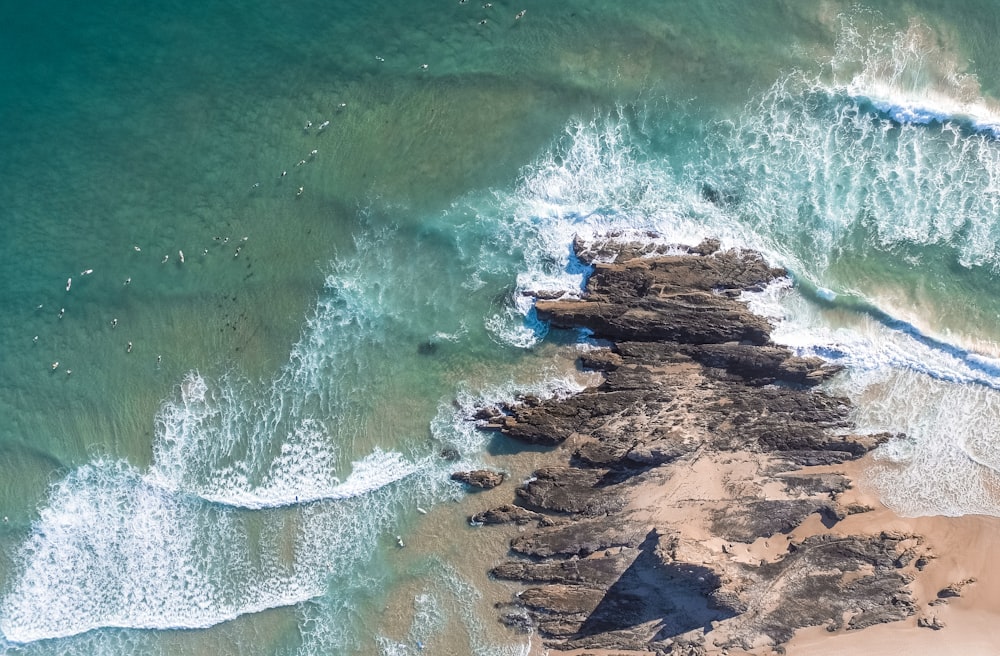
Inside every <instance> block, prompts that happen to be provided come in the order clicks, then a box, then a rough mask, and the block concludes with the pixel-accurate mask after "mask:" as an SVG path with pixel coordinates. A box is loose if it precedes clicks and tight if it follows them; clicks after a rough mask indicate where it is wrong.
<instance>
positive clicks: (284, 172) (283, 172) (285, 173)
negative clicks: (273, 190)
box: [278, 171, 288, 178]
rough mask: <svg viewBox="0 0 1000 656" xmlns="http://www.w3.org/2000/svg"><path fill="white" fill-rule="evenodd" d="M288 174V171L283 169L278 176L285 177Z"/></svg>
mask: <svg viewBox="0 0 1000 656" xmlns="http://www.w3.org/2000/svg"><path fill="white" fill-rule="evenodd" d="M286 175H288V171H282V172H281V175H279V176H278V177H279V178H283V177H285V176H286Z"/></svg>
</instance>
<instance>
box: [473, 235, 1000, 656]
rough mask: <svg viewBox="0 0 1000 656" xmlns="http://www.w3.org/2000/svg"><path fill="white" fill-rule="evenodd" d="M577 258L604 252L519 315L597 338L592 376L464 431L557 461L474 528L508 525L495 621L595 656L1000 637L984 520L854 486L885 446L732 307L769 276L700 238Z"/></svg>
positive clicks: (587, 359)
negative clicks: (507, 585)
mask: <svg viewBox="0 0 1000 656" xmlns="http://www.w3.org/2000/svg"><path fill="white" fill-rule="evenodd" d="M575 250H576V252H577V255H578V257H580V258H581V260H583V261H584V262H586V263H588V264H595V260H597V259H598V258H600V259H601V260H602V261H604V260H606V259H607V256H608V254H609V253H610V254H612V255H615V254H616V255H617V257H615V258H613V259H614V260H615V262H614V263H612V264H600V263H598V264H596V265H595V270H594V274H593V275H592V276H591V278H590V280H589V281H588V284H587V290H586V293H585V295H584V297H583V298H582V299H580V300H565V301H553V300H541V299H539V300H537V301H536V308H537V310H538V312H539V315H540V316H542V317H543V318H546V319H548V320H549V321H550V322H551V323H552V325H553V326H555V327H560V328H581V327H582V328H587V329H589V330H591V331H592V332H593V333H594V336H595V337H596V338H598V339H604V340H607V341H609V342H610V344H611V345H610V346H609V347H606V348H601V349H597V350H594V351H592V352H589V353H586V354H584V355H582V356H581V358H580V359H581V363H582V365H583V367H584V368H585V369H589V370H594V371H600V372H602V374H603V377H604V380H603V382H602V383H600V384H599V385H595V386H593V387H590V388H588V389H586V390H584V391H583V392H581V393H580V394H578V395H576V396H574V397H570V398H568V399H562V400H557V399H553V400H547V401H542V400H539V399H536V398H533V397H525V398H522V399H520V401H519V402H518V403H515V404H513V405H511V406H507V407H500V408H498V407H484V408H481V409H480V411H479V412H478V413H477V415H476V419H477V420H478V423H479V424H480V427H481V428H483V429H485V430H494V431H498V432H500V433H502V434H503V435H506V436H507V437H508V438H511V439H512V440H514V441H521V442H525V443H529V444H534V445H539V444H540V445H549V446H558V449H555V450H554V452H553V458H552V459H551V460H549V462H553V461H554V462H557V463H558V464H553V465H549V466H547V467H543V468H542V469H539V470H537V471H536V472H535V474H534V476H533V478H532V479H531V480H529V481H528V482H527V483H525V484H524V485H522V486H520V487H519V488H518V489H517V490H516V491H515V495H514V496H515V498H514V499H512V502H513V503H510V504H503V505H501V506H500V507H498V508H494V509H492V510H490V511H486V512H481V513H478V514H477V515H475V516H473V517H472V518H471V519H472V520H473V521H476V522H483V523H485V524H515V525H518V526H521V527H524V531H523V532H522V533H519V534H518V535H517V536H516V537H514V538H513V539H512V540H511V541H510V555H509V557H508V558H507V560H505V561H504V562H502V563H500V564H499V565H497V566H495V567H494V568H493V569H492V570H491V574H492V575H493V576H494V577H495V578H498V579H502V580H509V581H515V582H520V583H521V584H522V585H524V586H525V587H524V588H523V589H522V590H521V591H520V592H518V593H517V594H516V595H515V597H514V599H513V600H512V601H511V603H509V604H504V605H501V607H500V608H499V610H498V612H499V615H500V619H501V621H502V622H503V623H504V624H506V625H508V626H510V627H512V628H515V629H520V630H522V631H537V632H538V633H539V634H540V636H541V638H542V640H540V641H539V642H541V643H543V645H544V648H547V649H550V650H553V651H557V652H559V653H567V654H577V653H579V654H583V653H588V654H595V655H597V654H604V653H609V654H610V653H616V654H626V653H627V654H646V653H650V654H654V653H655V654H710V653H724V654H739V653H747V654H770V653H784V652H785V650H786V649H790V650H792V653H810V654H821V653H833V652H830V651H826V650H829V649H834V650H841V649H851V648H859V645H861V644H864V645H865V649H866V650H868V651H869V653H872V652H871V651H870V647H872V646H874V645H868V643H867V642H865V643H859V642H858V641H859V640H861V641H864V640H866V639H867V636H868V635H871V636H872V637H873V639H874V640H881V639H882V636H885V638H884V639H885V640H886V645H887V647H888V646H889V645H891V648H892V650H893V652H895V651H897V650H898V649H899V647H900V645H901V644H904V643H905V644H909V643H910V642H912V643H913V646H914V649H920V648H922V647H924V646H926V645H929V644H932V643H933V644H938V645H945V644H951V643H952V642H953V641H954V631H956V630H960V631H962V633H963V637H964V636H965V634H966V633H967V632H969V631H973V632H977V633H978V634H979V635H981V636H984V637H992V636H993V634H994V633H998V634H1000V631H997V632H993V631H990V623H991V622H992V623H993V624H996V623H995V622H993V620H994V619H995V618H996V616H997V615H1000V593H992V592H990V590H992V589H997V586H994V585H990V583H989V582H990V581H992V577H990V576H989V573H988V570H989V567H988V563H987V560H986V558H987V557H986V556H985V555H984V554H986V553H988V550H987V549H986V546H987V545H988V539H989V536H990V535H992V534H995V529H996V528H997V527H1000V520H998V519H997V518H991V517H962V518H944V517H935V518H913V519H909V518H901V517H897V516H896V515H894V514H892V512H891V511H890V510H888V509H887V508H886V507H885V506H883V505H882V504H881V503H880V502H879V501H878V499H877V498H876V497H875V496H874V495H873V494H872V492H871V491H870V490H867V489H865V488H864V486H863V485H861V480H862V478H863V476H862V472H863V468H864V465H863V464H862V463H864V462H866V461H867V454H868V453H869V452H871V451H872V450H873V449H874V448H876V447H877V446H878V445H879V444H881V443H882V442H883V441H885V440H886V439H888V438H889V435H886V434H880V435H859V434H856V433H854V432H853V426H852V424H851V422H850V419H849V414H850V402H849V401H848V400H847V399H846V398H840V397H834V396H831V395H830V394H828V393H826V392H823V391H821V389H820V388H818V387H817V386H818V385H819V384H820V383H822V382H823V381H825V380H828V379H829V378H831V377H832V376H834V375H835V374H836V373H837V372H838V371H839V370H840V368H839V367H836V366H831V365H828V364H827V363H825V362H824V361H822V360H819V359H817V358H801V357H797V356H795V355H794V354H793V353H792V352H791V351H790V350H788V349H785V348H783V347H779V346H776V345H774V344H773V343H772V342H771V341H770V338H769V335H770V330H771V326H770V325H769V324H768V323H767V322H766V321H765V320H763V319H762V318H760V317H758V316H756V315H753V314H752V313H750V312H749V310H748V309H747V308H746V306H745V304H744V303H742V302H740V301H739V300H737V297H738V296H739V295H740V293H741V292H743V291H746V290H756V289H760V288H761V287H762V286H764V285H766V284H768V283H769V282H771V281H773V280H776V279H779V278H781V277H783V276H784V275H785V273H784V271H782V270H780V269H774V268H772V267H769V266H768V265H767V264H766V263H765V262H764V261H763V260H762V258H760V256H759V255H757V254H755V253H748V252H744V253H737V252H734V251H728V252H720V251H719V250H718V242H715V241H712V240H706V242H704V243H703V244H701V245H699V246H697V247H695V248H691V249H688V252H687V253H686V254H683V255H663V254H662V251H661V252H660V253H650V252H646V251H645V250H644V249H643V248H642V247H639V246H636V245H631V244H621V243H614V242H608V243H602V244H589V245H588V244H582V243H579V242H578V243H576V244H575ZM567 453H568V454H570V455H569V457H568V458H567V457H566V454H567ZM555 454H559V455H558V456H557V455H555ZM532 527H533V528H532ZM486 530H489V528H488V527H487V528H486ZM976 549H978V551H976ZM949 625H953V626H954V627H955V628H953V629H952V630H948V628H947V627H949ZM949 635H950V637H949ZM929 636H934V639H933V640H932V641H930V640H928V637H929ZM984 639H986V638H984ZM963 644H968V643H963ZM983 644H987V642H984V643H983ZM542 650H543V646H542V645H536V649H535V650H534V651H533V653H534V652H537V653H543V651H542ZM887 653H888V652H887ZM911 653H917V652H915V651H913V652H911ZM927 653H931V652H927ZM934 653H946V652H942V651H941V650H940V649H938V650H937V651H935V652H934ZM966 653H967V652H966Z"/></svg>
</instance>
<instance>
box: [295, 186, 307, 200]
mask: <svg viewBox="0 0 1000 656" xmlns="http://www.w3.org/2000/svg"><path fill="white" fill-rule="evenodd" d="M303 191H305V187H299V190H298V191H296V192H295V197H296V198H298V197H299V196H301V195H302V192H303Z"/></svg>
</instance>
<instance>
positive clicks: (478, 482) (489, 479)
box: [451, 469, 507, 490]
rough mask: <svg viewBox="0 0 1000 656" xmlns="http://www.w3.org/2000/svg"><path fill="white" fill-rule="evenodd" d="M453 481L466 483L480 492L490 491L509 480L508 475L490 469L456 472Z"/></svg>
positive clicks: (452, 476) (452, 477)
mask: <svg viewBox="0 0 1000 656" xmlns="http://www.w3.org/2000/svg"><path fill="white" fill-rule="evenodd" d="M451 480H453V481H459V482H461V483H465V484H466V485H468V486H470V487H474V488H478V489H480V490H490V489H493V488H495V487H496V486H498V485H500V484H501V483H503V482H504V481H505V480H507V474H504V473H501V472H495V471H489V470H488V469H475V470H473V471H467V472H455V473H454V474H452V475H451Z"/></svg>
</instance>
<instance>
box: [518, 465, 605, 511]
mask: <svg viewBox="0 0 1000 656" xmlns="http://www.w3.org/2000/svg"><path fill="white" fill-rule="evenodd" d="M614 481H615V476H614V475H613V474H612V472H610V471H609V470H600V469H577V468H575V467H547V468H545V469H540V470H538V471H536V472H535V475H534V478H533V480H531V481H529V482H528V483H527V484H525V485H524V486H522V487H521V488H519V489H518V490H517V497H518V500H519V501H520V503H523V504H525V505H527V506H530V507H532V508H536V509H539V510H549V511H555V512H559V513H580V514H583V515H597V514H606V513H609V512H614V511H617V510H620V509H621V508H622V507H623V506H624V501H623V500H622V499H621V498H620V497H619V495H617V494H615V493H614V490H613V489H609V486H610V485H612V484H613V483H614Z"/></svg>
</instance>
